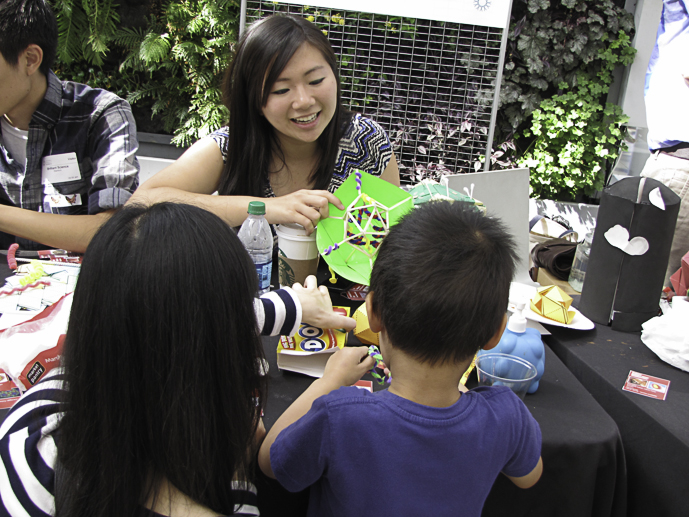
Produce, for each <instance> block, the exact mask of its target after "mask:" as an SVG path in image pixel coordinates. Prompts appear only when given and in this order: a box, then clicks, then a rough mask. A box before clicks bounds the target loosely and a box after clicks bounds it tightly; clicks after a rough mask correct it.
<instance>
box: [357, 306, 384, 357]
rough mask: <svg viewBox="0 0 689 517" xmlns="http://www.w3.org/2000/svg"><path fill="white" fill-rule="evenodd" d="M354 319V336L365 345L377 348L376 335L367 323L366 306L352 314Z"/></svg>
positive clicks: (360, 307)
mask: <svg viewBox="0 0 689 517" xmlns="http://www.w3.org/2000/svg"><path fill="white" fill-rule="evenodd" d="M354 319H355V320H356V328H355V329H354V335H355V336H356V337H357V338H358V339H359V341H361V342H362V343H364V344H365V345H376V346H378V333H377V332H373V331H372V330H371V326H370V325H369V323H368V313H367V312H366V304H365V303H362V304H361V306H359V308H358V309H357V310H356V311H355V312H354Z"/></svg>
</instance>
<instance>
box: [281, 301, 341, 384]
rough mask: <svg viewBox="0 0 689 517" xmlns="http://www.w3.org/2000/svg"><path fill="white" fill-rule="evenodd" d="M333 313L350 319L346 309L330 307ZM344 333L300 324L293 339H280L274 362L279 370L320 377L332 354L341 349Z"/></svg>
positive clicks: (283, 337)
mask: <svg viewBox="0 0 689 517" xmlns="http://www.w3.org/2000/svg"><path fill="white" fill-rule="evenodd" d="M333 311H335V312H338V313H340V314H342V315H343V316H349V307H333ZM346 340H347V333H346V332H344V331H342V330H338V329H321V328H318V327H313V326H311V325H307V324H306V323H302V324H301V325H300V326H299V330H298V331H297V333H296V334H295V335H294V336H293V337H289V336H280V341H279V343H278V347H277V363H278V368H280V369H281V370H289V371H292V372H297V373H302V374H304V375H309V376H311V377H322V376H323V371H324V370H325V364H326V363H327V362H328V359H330V356H331V354H333V353H334V352H336V351H337V350H339V349H340V348H343V347H344V346H345V342H346Z"/></svg>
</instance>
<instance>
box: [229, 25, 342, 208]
mask: <svg viewBox="0 0 689 517" xmlns="http://www.w3.org/2000/svg"><path fill="white" fill-rule="evenodd" d="M304 43H308V44H310V45H312V46H313V47H315V48H316V49H318V50H319V51H320V52H321V54H323V57H324V58H325V60H326V61H327V63H328V65H330V68H331V69H332V71H333V74H335V79H336V81H337V103H336V108H335V113H334V114H333V118H332V120H331V121H330V123H329V124H328V125H327V126H326V128H325V130H324V131H323V133H322V134H321V136H320V137H318V141H317V142H318V148H319V150H320V157H319V161H318V164H317V166H316V168H315V170H314V171H313V172H312V174H311V176H310V178H309V179H310V180H311V181H313V182H314V188H315V189H321V190H325V189H327V187H328V185H329V184H330V178H331V177H332V174H333V168H334V166H335V159H336V158H337V149H338V143H339V141H340V138H341V136H342V134H343V131H344V130H345V129H346V127H347V125H348V123H349V122H350V120H351V118H352V113H351V112H349V111H348V110H346V109H345V108H343V107H342V104H341V91H340V74H339V72H338V68H337V58H336V57H335V53H334V52H333V49H332V47H331V46H330V42H329V41H328V38H326V37H325V36H324V35H323V33H322V32H321V31H320V30H319V29H318V28H317V27H316V26H315V25H313V24H312V23H311V22H309V21H308V20H305V19H303V18H299V17H296V16H285V15H273V16H269V17H267V18H264V19H262V20H259V21H258V22H256V23H254V24H252V25H251V27H249V28H248V29H247V31H246V32H245V33H244V35H243V36H242V38H241V40H240V41H239V43H238V44H237V49H236V52H235V56H234V59H233V60H232V62H231V63H230V66H229V68H228V69H227V73H226V75H225V84H224V96H225V105H226V106H227V108H228V109H229V110H230V120H229V124H228V125H229V137H228V139H227V148H226V149H225V151H226V156H227V159H226V162H225V165H224V169H223V174H222V178H221V180H220V184H219V185H218V192H219V193H220V194H225V195H227V194H232V195H246V196H257V197H263V189H264V187H265V184H266V181H267V178H268V174H269V172H271V171H270V167H271V161H272V157H273V155H276V156H277V157H278V159H282V160H283V161H284V156H283V155H282V151H281V149H280V143H279V141H278V138H277V136H276V135H275V131H274V129H273V126H271V124H270V122H268V120H266V118H265V117H264V116H263V115H262V113H263V108H264V107H265V105H266V103H267V101H268V95H269V94H270V87H271V85H272V84H273V83H274V82H275V80H276V79H277V78H278V77H279V76H280V74H281V73H282V71H283V70H284V68H285V66H287V63H288V62H289V60H290V59H292V56H293V55H294V53H295V52H296V51H297V50H298V49H299V47H300V46H301V45H302V44H304ZM264 85H265V87H264ZM273 172H274V171H273Z"/></svg>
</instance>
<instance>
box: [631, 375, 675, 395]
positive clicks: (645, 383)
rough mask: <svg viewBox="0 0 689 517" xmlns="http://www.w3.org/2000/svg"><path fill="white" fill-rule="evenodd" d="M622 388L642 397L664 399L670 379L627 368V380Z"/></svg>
mask: <svg viewBox="0 0 689 517" xmlns="http://www.w3.org/2000/svg"><path fill="white" fill-rule="evenodd" d="M622 389H623V390H624V391H629V392H631V393H636V394H638V395H643V396H644V397H650V398H652V399H658V400H665V397H667V391H668V390H669V389H670V381H668V380H666V379H661V378H659V377H653V376H651V375H645V374H643V373H639V372H635V371H634V370H629V375H628V376H627V381H626V382H625V383H624V386H622Z"/></svg>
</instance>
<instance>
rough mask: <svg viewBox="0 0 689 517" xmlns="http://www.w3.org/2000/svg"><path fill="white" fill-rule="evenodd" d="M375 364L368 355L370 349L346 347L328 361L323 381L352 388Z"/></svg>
mask: <svg viewBox="0 0 689 517" xmlns="http://www.w3.org/2000/svg"><path fill="white" fill-rule="evenodd" d="M375 364H376V362H375V360H374V359H373V358H372V357H371V356H369V355H368V347H365V346H356V347H349V346H346V347H344V348H343V349H341V350H338V351H337V352H335V353H334V354H333V355H332V357H331V358H330V359H328V362H327V364H326V365H325V371H324V372H323V380H325V381H328V382H331V383H333V384H336V385H337V386H351V385H352V384H354V383H355V382H356V381H358V380H359V379H361V377H363V375H364V374H365V373H366V372H367V371H368V370H370V369H371V368H373V366H374V365H375Z"/></svg>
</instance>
